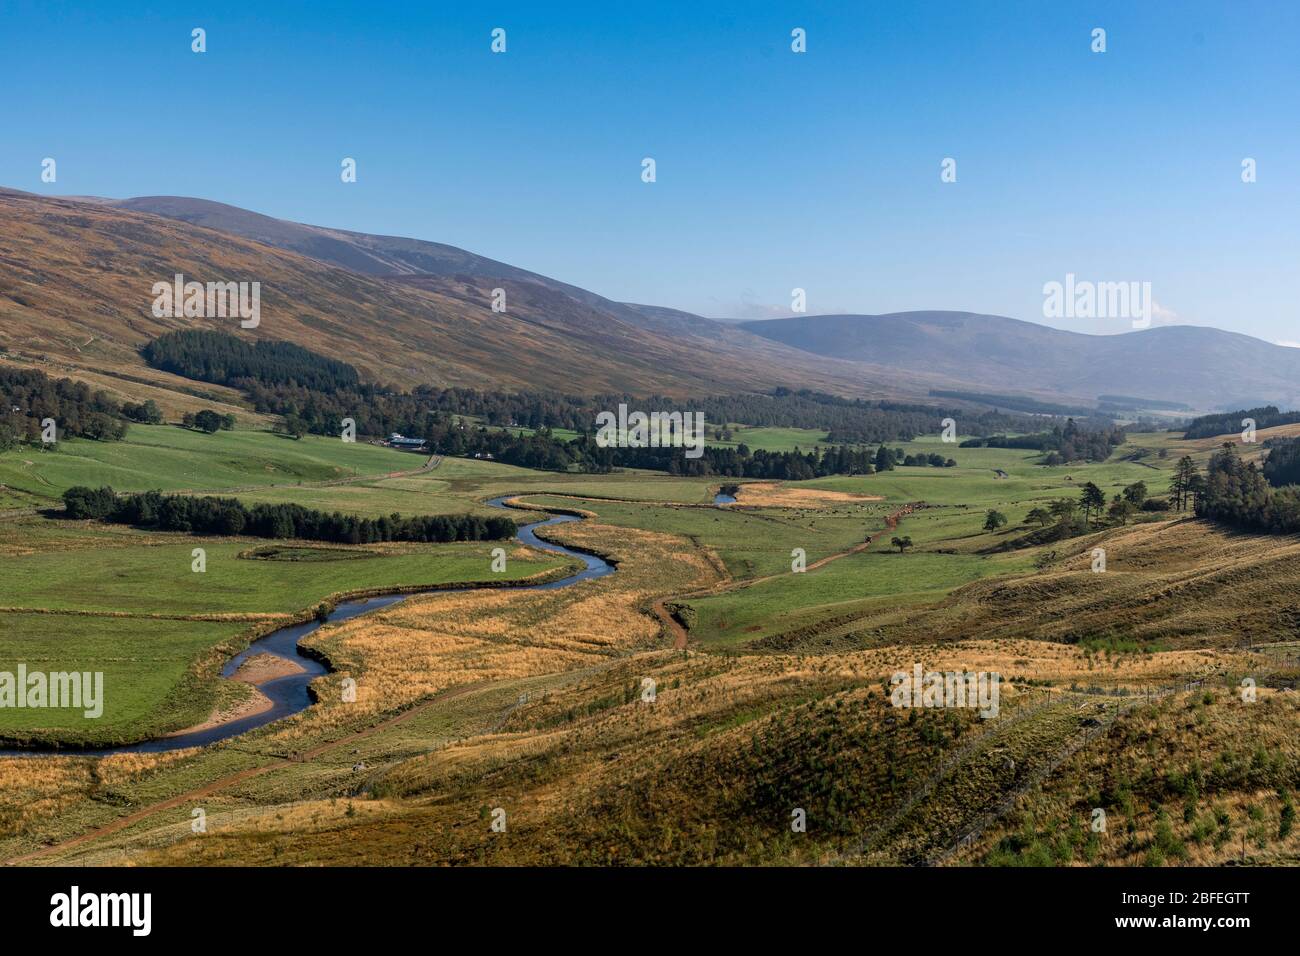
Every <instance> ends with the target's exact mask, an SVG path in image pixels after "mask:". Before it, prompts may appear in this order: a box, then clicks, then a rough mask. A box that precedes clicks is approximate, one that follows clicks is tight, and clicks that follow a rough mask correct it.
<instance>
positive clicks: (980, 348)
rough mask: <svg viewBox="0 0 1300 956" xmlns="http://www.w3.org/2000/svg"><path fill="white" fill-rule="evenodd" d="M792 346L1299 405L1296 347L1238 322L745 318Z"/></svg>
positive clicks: (962, 372)
mask: <svg viewBox="0 0 1300 956" xmlns="http://www.w3.org/2000/svg"><path fill="white" fill-rule="evenodd" d="M741 327H742V328H744V329H746V330H748V331H750V332H752V333H754V334H755V335H761V336H764V337H766V338H769V339H771V340H772V341H774V342H781V343H782V344H784V345H789V346H791V347H792V348H797V349H802V350H805V351H808V352H814V353H816V354H818V355H825V356H835V357H837V358H843V359H853V360H856V361H860V362H870V363H873V364H874V365H876V366H877V367H883V368H889V369H894V370H896V371H897V372H899V373H901V374H903V375H909V374H913V373H917V374H927V375H933V374H938V375H940V376H943V377H946V378H949V379H950V380H952V381H954V382H956V381H962V382H967V383H970V384H973V385H978V386H981V387H984V388H987V389H989V390H990V391H994V392H1008V391H1026V392H1035V393H1039V394H1050V395H1056V396H1061V397H1069V398H1072V399H1085V400H1092V399H1096V398H1097V397H1098V396H1100V395H1105V394H1108V393H1118V394H1123V395H1126V396H1127V395H1132V396H1137V397H1140V398H1151V399H1162V400H1166V401H1177V402H1185V403H1187V404H1189V405H1191V406H1193V407H1194V408H1197V409H1210V408H1216V407H1231V408H1242V407H1249V406H1250V405H1252V404H1254V405H1259V404H1262V403H1263V402H1264V401H1267V402H1270V403H1276V404H1279V405H1283V406H1286V407H1291V408H1294V407H1300V349H1291V348H1285V347H1283V346H1279V345H1273V344H1271V343H1269V342H1264V341H1261V340H1260V339H1255V338H1251V337H1250V336H1247V335H1239V334H1237V333H1235V332H1223V331H1220V330H1219V329H1212V328H1202V327H1199V326H1186V325H1182V326H1163V327H1157V328H1152V329H1144V330H1141V331H1135V332H1127V333H1124V334H1121V335H1085V334H1082V333H1078V332H1065V331H1061V330H1059V329H1052V328H1048V327H1046V326H1042V325H1036V324H1034V323H1032V322H1023V321H1020V320H1018V319H1009V318H1006V317H1004V316H999V315H979V314H976V313H973V312H896V313H892V314H887V315H816V316H798V317H795V318H789V319H770V320H765V321H757V322H743V323H741Z"/></svg>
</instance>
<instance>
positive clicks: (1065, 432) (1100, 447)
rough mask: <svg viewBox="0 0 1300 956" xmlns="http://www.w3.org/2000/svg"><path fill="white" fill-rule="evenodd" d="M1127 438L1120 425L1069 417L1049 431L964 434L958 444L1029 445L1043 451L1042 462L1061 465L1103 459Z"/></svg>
mask: <svg viewBox="0 0 1300 956" xmlns="http://www.w3.org/2000/svg"><path fill="white" fill-rule="evenodd" d="M1127 440H1128V436H1127V434H1126V433H1125V430H1124V429H1123V428H1083V427H1081V426H1080V425H1079V424H1078V422H1076V421H1075V420H1074V419H1073V418H1071V419H1069V420H1068V421H1066V423H1065V424H1064V425H1063V426H1062V425H1056V426H1054V427H1053V428H1052V430H1051V431H1049V432H1039V433H1037V434H1033V435H1014V436H1010V437H1008V436H1006V435H994V436H992V437H990V438H968V439H967V440H966V441H964V442H962V443H961V445H960V447H962V448H1025V449H1031V450H1036V451H1041V452H1044V453H1045V454H1044V457H1043V464H1045V465H1062V464H1065V463H1066V462H1069V461H1105V460H1106V459H1107V458H1109V457H1110V455H1111V452H1112V451H1113V450H1114V449H1115V448H1116V447H1117V446H1119V445H1122V444H1123V443H1124V442H1125V441H1127Z"/></svg>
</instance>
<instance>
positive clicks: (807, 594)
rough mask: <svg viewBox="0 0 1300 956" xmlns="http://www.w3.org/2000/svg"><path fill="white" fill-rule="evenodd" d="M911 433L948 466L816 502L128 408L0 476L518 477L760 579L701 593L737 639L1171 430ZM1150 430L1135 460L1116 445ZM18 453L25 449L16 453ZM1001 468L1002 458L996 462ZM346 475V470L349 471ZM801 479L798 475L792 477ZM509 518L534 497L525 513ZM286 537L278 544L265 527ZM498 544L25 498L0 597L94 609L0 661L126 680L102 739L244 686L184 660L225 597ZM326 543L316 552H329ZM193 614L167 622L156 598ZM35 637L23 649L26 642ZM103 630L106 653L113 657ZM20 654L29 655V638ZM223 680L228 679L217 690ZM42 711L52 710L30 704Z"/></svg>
mask: <svg viewBox="0 0 1300 956" xmlns="http://www.w3.org/2000/svg"><path fill="white" fill-rule="evenodd" d="M811 437H816V436H814V435H813V433H810V432H808V431H807V430H801V429H742V430H741V433H740V434H739V435H738V436H737V439H738V440H739V441H745V442H746V443H748V444H751V445H752V446H753V447H766V448H773V449H791V448H794V447H796V446H798V447H812V445H813V444H816V442H815V441H809V439H810V438H811ZM891 447H901V448H903V449H904V451H905V452H908V453H914V452H930V451H936V450H938V451H940V452H942V453H943V454H944V455H945V457H949V456H950V457H953V458H955V459H956V460H957V461H958V463H959V464H958V466H957V467H954V468H929V467H926V468H907V467H899V468H896V469H895V470H894V471H889V472H883V473H878V474H874V475H867V476H856V477H848V476H840V477H831V478H823V479H818V480H815V481H810V482H805V483H802V486H803V487H808V488H814V489H828V490H832V491H841V492H850V493H854V494H859V495H876V496H882V497H883V499H884V500H882V501H866V500H864V501H840V500H836V501H821V502H816V503H810V504H809V505H808V506H807V507H762V508H736V509H732V508H715V507H712V506H711V502H712V496H713V494H714V492H715V490H716V488H717V487H718V485H719V484H722V483H725V482H727V481H729V479H725V478H709V479H705V478H673V477H670V476H667V475H663V474H658V473H653V472H635V471H628V472H619V473H615V474H611V475H581V474H576V473H566V474H556V473H547V472H538V471H533V470H529V469H523V468H515V467H512V466H509V465H504V464H500V463H496V462H486V461H481V460H474V459H463V458H462V459H444V460H442V461H441V462H440V464H439V465H438V467H437V468H435V469H432V470H429V471H422V472H419V473H417V474H412V475H405V476H401V477H387V475H389V474H390V473H392V472H396V471H408V470H412V469H418V468H419V467H420V466H421V465H423V463H424V458H423V456H418V455H411V454H408V453H403V452H398V451H393V450H391V449H385V448H380V447H376V446H370V445H365V444H359V445H358V444H344V443H343V442H340V441H335V440H330V439H323V438H304V439H302V440H301V441H293V440H290V439H286V438H283V437H280V436H278V435H274V434H271V433H269V432H255V431H236V432H219V433H217V434H215V435H204V434H200V433H197V432H191V431H186V430H183V429H180V428H174V427H167V426H155V427H146V426H134V427H133V428H132V430H131V433H130V439H129V440H128V441H125V442H120V443H98V442H90V441H70V442H66V443H64V444H62V445H61V446H60V447H59V449H58V450H57V451H53V452H39V451H35V450H32V449H23V450H19V451H15V452H9V453H6V454H4V455H0V476H3V483H4V484H5V485H6V486H7V487H8V488H9V489H11V490H12V493H11V496H10V497H11V503H18V504H25V505H28V506H30V505H31V504H32V503H33V502H38V503H42V504H45V505H52V504H54V503H55V502H56V499H57V495H58V494H59V493H60V492H61V491H62V490H63V489H64V488H66V487H69V486H71V485H73V484H91V485H97V484H111V485H113V486H114V487H115V488H118V489H120V490H139V489H146V488H161V489H164V490H193V491H212V492H218V493H220V492H223V491H224V492H227V493H233V494H237V496H238V497H239V498H240V499H241V500H243V501H245V502H249V503H255V502H294V503H298V504H302V505H305V506H308V507H315V508H320V509H324V510H330V511H333V510H339V511H344V512H348V513H357V514H366V515H380V514H390V513H393V512H397V513H401V514H408V515H410V514H447V513H458V512H465V511H476V512H479V513H484V514H486V513H489V512H488V509H487V508H486V506H485V505H484V504H483V502H484V501H486V500H487V499H489V498H492V497H495V496H498V495H503V494H510V493H517V494H523V495H526V496H527V497H528V500H530V501H532V502H535V503H537V504H538V505H539V506H549V507H553V508H574V507H578V508H582V509H584V510H587V511H591V512H594V513H595V514H596V515H597V516H598V520H599V521H601V522H602V523H608V524H613V525H616V526H621V527H627V528H640V529H645V530H649V531H655V532H662V533H667V534H673V535H678V536H681V537H684V538H687V539H689V540H691V541H693V542H694V543H695V544H696V545H698V546H700V547H703V548H707V549H710V550H711V551H713V552H714V553H716V554H717V555H718V556H719V557H720V558H721V559H722V561H723V562H724V564H725V565H726V567H727V569H728V571H729V572H730V574H731V575H732V577H733V578H734V579H735V580H737V581H741V582H744V581H751V580H753V579H756V578H767V577H771V580H765V581H761V582H759V583H757V584H754V585H753V586H751V587H747V588H744V589H742V590H734V591H728V592H725V593H721V594H718V595H715V596H712V597H708V598H702V599H697V600H695V601H693V602H692V604H693V606H694V607H695V608H696V610H697V612H698V618H697V620H696V621H695V623H694V626H693V630H692V638H693V639H695V640H697V641H699V642H700V643H701V646H703V647H719V648H721V647H727V648H737V647H739V646H740V645H743V644H745V643H746V642H749V641H753V640H757V639H760V638H763V637H766V636H769V635H774V634H782V633H785V632H789V631H792V630H799V629H801V628H808V627H810V626H814V627H815V626H816V625H817V624H818V622H821V621H827V620H836V619H841V618H843V617H844V616H845V615H850V616H851V615H855V614H856V615H867V614H868V613H869V612H870V610H871V609H872V608H873V607H876V606H879V607H882V608H883V607H886V606H889V607H897V606H898V605H899V604H911V603H919V602H923V601H933V600H936V599H939V598H941V597H942V596H943V595H944V594H945V593H947V592H948V591H950V590H951V589H953V588H955V587H958V586H960V585H962V584H964V583H967V582H969V581H973V580H976V579H978V578H981V577H986V576H989V575H992V574H1005V573H1017V572H1022V571H1025V570H1028V569H1030V568H1031V567H1032V560H1033V557H1034V553H1035V552H1034V550H1033V549H1029V550H1020V551H1010V552H1004V553H994V549H995V548H996V546H997V545H998V544H999V543H1000V542H1001V541H1003V540H1006V539H1007V538H1008V537H1014V536H1017V535H1020V534H1023V533H1024V532H1025V530H1026V529H1025V528H1023V527H1022V526H1021V523H1022V520H1023V517H1024V514H1025V513H1026V512H1027V511H1028V510H1029V509H1030V508H1031V507H1033V506H1035V505H1038V504H1043V503H1046V502H1048V501H1050V500H1051V499H1053V498H1056V497H1061V496H1070V497H1076V496H1077V495H1078V492H1079V488H1080V487H1081V486H1082V485H1083V484H1084V483H1085V482H1087V481H1094V482H1096V483H1097V484H1098V485H1100V486H1101V487H1102V488H1103V490H1105V491H1106V492H1107V494H1108V496H1109V495H1110V494H1113V493H1114V492H1116V491H1118V490H1119V489H1120V488H1122V487H1123V486H1124V485H1126V484H1129V483H1131V482H1133V481H1137V480H1145V481H1147V483H1148V485H1149V486H1150V488H1151V490H1152V492H1153V493H1158V492H1160V491H1162V490H1163V489H1164V487H1165V484H1166V482H1167V478H1166V475H1167V472H1168V469H1169V468H1171V467H1172V462H1173V461H1174V460H1175V459H1174V457H1173V454H1172V453H1171V454H1170V455H1169V457H1167V458H1166V459H1159V458H1157V452H1158V449H1159V448H1161V447H1171V448H1172V450H1173V451H1176V442H1175V441H1174V440H1172V439H1171V438H1170V437H1169V436H1167V435H1164V434H1155V435H1150V436H1142V435H1139V436H1134V437H1133V440H1132V441H1131V442H1130V443H1129V444H1128V445H1125V446H1123V447H1122V448H1121V449H1120V452H1119V454H1118V455H1116V456H1114V458H1113V459H1112V460H1111V461H1108V462H1105V463H1098V464H1074V465H1070V466H1068V467H1060V468H1045V467H1043V466H1041V465H1039V464H1037V463H1036V459H1037V458H1038V455H1037V454H1035V453H1032V452H1026V451H1011V450H1000V449H975V448H972V449H960V448H955V447H954V446H953V445H950V444H948V445H945V444H943V443H941V442H939V441H938V439H937V437H927V438H922V439H919V440H917V441H914V442H909V443H902V444H899V445H891ZM1138 449H1146V458H1145V460H1146V461H1147V462H1149V463H1148V464H1142V463H1139V462H1134V461H1125V460H1120V459H1122V458H1123V457H1125V456H1128V455H1131V454H1133V453H1134V452H1135V451H1137V450H1138ZM27 462H31V464H27ZM995 469H1001V470H1002V471H1004V472H1005V473H1006V474H1007V476H1008V477H1005V478H1001V477H997V475H996V472H995ZM353 474H356V475H357V478H356V479H355V480H349V481H348V482H347V483H341V484H340V483H337V482H338V479H340V478H349V479H350V478H351V476H352V475H353ZM790 484H791V486H792V487H799V486H800V485H799V484H796V483H790ZM918 501H924V502H926V503H927V505H928V507H927V508H925V509H922V510H919V511H916V512H914V513H913V514H911V515H909V516H907V517H906V518H904V519H903V523H902V525H901V526H900V528H899V530H898V532H897V533H898V534H906V535H908V536H909V537H911V538H912V541H913V549H912V550H910V551H909V552H908V553H906V554H902V555H900V554H898V553H897V552H895V551H892V550H891V549H890V547H889V542H888V538H889V537H890V535H889V534H884V535H883V536H882V535H881V532H882V530H883V529H884V528H885V518H886V516H887V515H888V514H889V513H891V512H893V511H896V510H898V509H899V508H900V507H901V506H903V505H905V504H909V503H913V502H918ZM988 508H997V509H998V510H1001V511H1003V512H1004V513H1005V514H1007V516H1008V517H1009V518H1010V524H1009V526H1008V527H1007V528H1004V529H1002V530H1001V531H999V532H997V533H995V534H989V533H987V532H985V531H983V529H982V524H983V519H984V512H985V510H987V509H988ZM517 517H519V518H525V517H527V516H526V515H523V514H519V515H517ZM867 535H872V536H878V540H877V541H876V542H875V544H874V545H873V546H872V548H871V550H870V551H867V552H865V553H861V554H856V555H851V556H849V557H845V558H842V559H839V560H836V561H833V562H831V563H830V564H828V565H826V566H824V567H822V568H815V569H814V570H812V571H809V572H806V573H804V574H793V573H791V562H792V552H793V551H794V550H795V549H803V551H804V552H805V554H806V561H807V563H809V564H812V563H813V562H816V561H818V560H820V559H822V558H825V557H828V556H832V555H836V554H840V553H842V552H845V551H848V550H850V549H852V548H854V547H856V546H858V545H860V544H861V543H862V542H863V541H864V539H865V537H866V536H867ZM276 546H277V547H281V546H282V545H276ZM495 546H496V545H495V543H492V542H479V543H464V544H455V545H427V546H424V545H422V546H415V545H401V546H398V545H388V546H384V545H380V546H361V547H359V548H356V549H354V554H355V556H353V557H349V556H348V554H347V551H346V549H344V550H343V551H337V550H331V551H329V552H321V551H319V550H318V549H317V550H312V549H311V548H306V549H305V550H300V551H299V552H297V553H295V551H294V549H295V548H296V547H297V548H301V547H302V546H296V545H295V544H294V543H292V542H291V543H288V548H289V550H288V552H287V553H286V555H285V557H296V558H298V560H253V559H249V558H240V557H239V554H240V553H242V552H246V551H250V550H252V549H256V548H267V547H270V545H269V544H268V542H265V541H256V540H253V539H200V538H191V537H189V536H185V535H171V534H150V533H140V532H135V531H132V530H130V529H125V528H120V527H113V526H103V525H96V524H93V523H91V524H87V523H85V522H65V521H62V520H58V519H48V518H43V517H36V516H29V517H18V518H11V519H10V520H8V521H4V522H0V555H2V556H3V558H2V560H3V561H4V572H5V574H4V588H3V594H2V595H0V608H8V609H25V610H33V611H59V612H87V613H90V614H93V615H108V614H115V615H123V614H124V615H130V616H129V617H93V616H92V617H86V616H77V615H72V614H69V613H61V614H32V613H26V614H15V613H2V612H0V627H2V628H3V634H2V635H0V654H3V657H0V664H5V663H6V662H9V661H12V662H14V663H16V662H17V661H18V660H23V659H27V660H28V661H29V663H30V661H34V660H37V659H46V658H49V657H50V655H52V654H53V655H55V656H57V655H59V654H65V655H66V657H67V660H68V661H69V663H68V665H67V666H69V667H77V669H83V670H84V669H86V668H87V667H88V666H89V665H88V664H85V663H79V662H84V661H99V662H103V664H104V666H103V667H98V666H96V668H95V669H102V670H104V671H105V673H106V674H112V675H113V680H114V682H115V684H116V683H117V682H125V683H126V684H129V685H130V686H131V687H132V688H134V690H133V691H132V692H131V693H130V694H128V695H125V696H124V697H122V698H120V699H117V700H115V701H113V702H110V704H109V709H108V710H107V711H106V712H105V715H104V717H103V718H102V719H101V720H99V721H97V722H96V727H95V728H94V731H93V733H94V734H95V735H97V738H96V739H117V738H125V737H130V736H132V735H133V734H137V735H144V736H147V735H149V734H152V733H156V732H157V731H158V729H159V728H175V727H178V726H183V725H184V724H185V723H187V722H192V721H193V720H195V719H201V718H202V717H203V716H205V715H206V713H207V712H208V710H209V709H210V708H211V706H212V704H213V703H214V702H215V701H216V700H217V697H218V694H219V693H224V694H233V693H238V689H234V690H232V689H230V688H229V687H225V684H226V682H221V681H215V680H211V679H210V678H208V679H199V678H196V676H195V674H196V664H197V661H198V660H199V659H200V658H202V657H203V655H204V654H205V653H207V652H209V651H210V650H211V649H212V648H213V647H215V646H217V645H219V644H224V643H228V642H231V641H232V640H235V639H237V638H238V636H239V635H240V634H241V633H243V632H244V631H245V630H246V629H247V628H249V627H250V626H251V625H250V624H249V623H248V622H216V621H203V620H195V619H194V618H202V617H204V616H210V615H221V614H287V613H298V612H302V611H304V610H305V609H307V608H310V607H312V606H313V605H314V604H315V603H317V602H319V601H321V600H323V599H325V598H327V597H329V596H330V595H332V594H336V593H339V592H343V591H351V590H360V589H383V588H388V589H392V588H398V587H410V586H418V585H437V584H444V583H453V582H460V581H474V580H492V579H499V577H501V576H496V575H493V574H492V573H491V572H490V569H489V565H490V560H491V557H490V552H491V550H492V548H493V547H495ZM196 547H201V548H203V549H204V550H205V551H206V556H207V570H206V571H205V572H204V573H201V574H200V573H196V572H194V571H192V570H191V562H192V560H193V557H192V552H193V549H194V548H196ZM322 557H327V558H329V560H321V558H322ZM563 563H564V562H562V561H560V560H556V559H554V558H550V557H542V556H537V560H535V561H532V562H524V561H512V562H511V563H510V565H509V570H508V572H507V574H506V575H504V577H507V578H512V577H516V576H523V575H527V574H532V573H535V572H538V571H544V570H548V569H553V568H557V567H560V566H561V565H562V564H563ZM167 616H171V617H174V618H188V620H158V619H157V618H159V617H167ZM28 649H30V653H28ZM109 649H116V650H117V651H118V653H117V655H116V656H115V657H114V658H113V659H112V660H108V658H107V657H106V656H105V654H106V652H107V651H108V650H109ZM24 653H28V657H27V658H23V657H22V655H23V654H24ZM223 687H224V689H223ZM32 713H33V712H30V711H28V712H18V711H9V712H5V713H0V733H5V732H10V733H21V732H23V731H31V730H35V729H37V728H38V727H48V728H55V729H57V728H59V727H62V729H63V732H65V733H84V727H81V726H80V725H83V724H84V723H85V722H84V721H78V720H76V719H73V718H72V717H68V719H69V720H70V721H71V722H70V723H65V724H60V723H59V721H60V720H62V719H63V717H64V716H65V715H60V714H57V713H55V712H51V711H45V712H43V713H42V714H41V715H40V716H39V717H33V716H32ZM34 720H39V721H47V722H48V723H45V724H40V723H33V721H34Z"/></svg>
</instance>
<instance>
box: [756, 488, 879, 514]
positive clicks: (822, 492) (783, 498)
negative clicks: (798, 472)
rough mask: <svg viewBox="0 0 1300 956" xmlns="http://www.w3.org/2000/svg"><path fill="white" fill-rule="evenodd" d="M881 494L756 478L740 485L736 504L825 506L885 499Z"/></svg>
mask: <svg viewBox="0 0 1300 956" xmlns="http://www.w3.org/2000/svg"><path fill="white" fill-rule="evenodd" d="M883 500H884V499H883V498H882V497H881V496H880V495H853V494H849V493H848V492H845V491H829V490H826V489H823V488H794V487H790V486H788V485H786V484H784V483H782V482H776V481H755V482H751V483H749V484H744V485H741V486H740V490H739V491H737V492H736V504H738V505H746V506H751V507H755V508H823V507H830V506H831V505H836V504H845V503H848V504H857V503H859V502H863V501H883Z"/></svg>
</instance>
